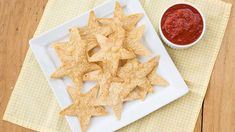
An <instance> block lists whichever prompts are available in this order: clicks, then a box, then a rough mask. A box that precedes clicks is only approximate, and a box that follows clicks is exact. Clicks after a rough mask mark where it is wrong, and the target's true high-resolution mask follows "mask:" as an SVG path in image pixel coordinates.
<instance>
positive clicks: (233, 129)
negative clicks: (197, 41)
mask: <svg viewBox="0 0 235 132" xmlns="http://www.w3.org/2000/svg"><path fill="white" fill-rule="evenodd" d="M225 1H227V2H230V3H233V4H234V5H235V0H225ZM46 3H47V0H0V118H1V119H2V117H3V114H4V111H5V108H6V106H7V103H8V100H9V98H10V95H11V92H12V90H13V87H14V85H15V82H16V80H17V77H18V75H19V72H20V69H21V67H22V64H23V61H24V58H25V55H26V52H27V50H28V44H27V43H28V40H29V39H30V38H31V37H32V36H33V34H34V31H35V30H36V27H37V25H38V23H39V20H40V18H41V16H42V13H43V10H44V7H45V5H46ZM234 42H235V8H233V9H232V12H231V17H230V20H229V24H228V27H227V30H226V34H225V36H224V40H223V44H222V47H221V50H220V53H219V56H218V58H217V61H216V64H215V67H214V70H213V73H212V76H211V80H210V84H209V86H208V90H207V94H206V97H205V100H204V103H203V106H202V109H201V113H200V115H199V117H198V121H197V125H196V127H195V132H202V131H203V132H217V131H221V132H222V131H223V132H235V45H234ZM3 130H4V132H8V131H9V132H12V131H17V132H20V131H24V132H25V131H31V130H29V129H26V128H23V127H20V126H17V125H15V124H12V123H9V122H6V121H2V120H0V131H3Z"/></svg>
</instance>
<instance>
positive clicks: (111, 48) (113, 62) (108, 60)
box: [89, 28, 135, 75]
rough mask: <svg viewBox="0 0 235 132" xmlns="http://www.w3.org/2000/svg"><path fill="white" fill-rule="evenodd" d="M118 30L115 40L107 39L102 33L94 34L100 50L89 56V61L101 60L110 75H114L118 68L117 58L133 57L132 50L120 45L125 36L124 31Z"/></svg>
mask: <svg viewBox="0 0 235 132" xmlns="http://www.w3.org/2000/svg"><path fill="white" fill-rule="evenodd" d="M118 30H120V32H119V34H118V35H117V38H116V40H115V41H113V40H111V39H108V38H107V37H105V36H103V35H96V38H97V41H98V43H99V46H100V48H101V49H100V50H99V51H98V52H97V53H95V54H94V55H92V56H91V57H90V58H89V61H90V62H98V61H102V62H103V63H104V64H105V65H107V69H108V71H109V72H111V74H112V75H115V74H116V72H117V69H118V65H119V60H122V59H131V58H134V57H135V54H134V53H133V52H130V51H128V50H126V49H125V48H123V47H122V44H123V40H124V38H125V35H124V31H121V30H122V29H121V28H119V29H118Z"/></svg>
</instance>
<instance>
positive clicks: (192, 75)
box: [4, 0, 231, 132]
mask: <svg viewBox="0 0 235 132" xmlns="http://www.w3.org/2000/svg"><path fill="white" fill-rule="evenodd" d="M103 1H104V0H49V2H48V4H47V6H46V9H45V12H44V14H43V17H42V20H41V22H40V24H39V26H38V29H37V31H36V33H35V35H38V34H40V33H42V32H44V31H46V30H48V29H50V28H53V27H55V26H56V25H58V24H61V23H63V22H64V21H66V20H69V19H71V18H72V17H75V16H78V15H79V14H80V13H82V12H84V11H86V10H88V9H90V8H92V7H94V6H95V5H97V4H99V3H102V2H103ZM176 1H178V0H141V3H142V5H143V7H144V8H145V10H146V12H147V14H148V16H149V18H150V19H151V21H152V23H153V25H154V27H155V28H156V30H157V25H158V20H159V17H160V14H161V13H162V11H163V10H164V9H165V7H167V6H168V5H169V4H172V3H173V2H176ZM187 2H192V3H193V4H195V5H197V6H198V7H199V8H200V9H201V10H202V12H203V13H204V15H205V17H206V21H207V23H206V24H207V27H206V34H205V36H204V38H203V39H202V41H200V44H198V45H195V46H193V47H192V48H190V49H187V50H172V49H169V48H167V50H168V52H169V54H170V56H171V57H172V59H173V61H174V62H175V64H176V66H177V68H178V70H179V71H180V73H181V75H182V76H183V78H184V79H185V81H186V82H187V84H188V86H189V88H190V93H189V94H187V95H186V96H184V97H183V98H181V99H179V100H177V101H175V102H173V103H171V104H169V105H167V106H165V107H163V108H161V109H160V110H158V111H155V112H153V113H151V114H149V115H148V116H146V117H144V118H142V119H140V120H138V121H136V122H134V123H132V124H130V125H128V126H127V127H125V128H123V129H121V130H120V131H156V130H157V131H163V132H165V131H171V132H172V131H176V132H184V131H185V132H190V131H193V129H194V126H195V123H196V119H197V116H198V113H199V111H200V108H201V105H202V101H203V98H204V95H205V92H206V89H207V85H208V82H209V78H210V75H211V72H212V68H213V65H214V63H215V59H216V56H217V54H218V51H219V48H220V45H221V42H222V39H223V35H224V32H225V28H226V25H227V22H228V19H229V15H230V9H231V4H227V3H224V2H222V1H220V0H187ZM59 110H60V108H59V106H58V104H57V101H56V99H55V97H54V95H53V93H52V90H51V88H50V87H49V85H48V84H47V82H46V80H45V78H44V76H43V73H42V71H41V69H40V68H39V65H38V63H37V62H36V60H35V58H34V56H33V54H32V52H31V50H29V51H28V53H27V56H26V59H25V61H24V65H23V67H22V70H21V73H20V75H19V79H18V81H17V83H16V85H15V89H14V91H13V93H12V96H11V99H10V101H9V104H8V106H7V109H6V112H5V114H4V120H7V121H10V122H13V123H16V124H18V125H21V126H24V127H27V128H31V129H34V130H37V131H70V129H69V127H68V124H67V122H66V121H65V119H64V118H63V117H60V116H59V115H58V113H59Z"/></svg>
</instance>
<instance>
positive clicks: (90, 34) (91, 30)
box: [79, 11, 113, 50]
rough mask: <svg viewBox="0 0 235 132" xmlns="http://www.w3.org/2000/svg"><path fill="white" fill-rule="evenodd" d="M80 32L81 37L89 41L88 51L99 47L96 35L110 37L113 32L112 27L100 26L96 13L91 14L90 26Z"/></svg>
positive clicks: (80, 29)
mask: <svg viewBox="0 0 235 132" xmlns="http://www.w3.org/2000/svg"><path fill="white" fill-rule="evenodd" d="M79 31H80V34H81V37H82V38H83V39H84V40H86V41H87V44H88V47H87V48H88V50H90V49H93V48H94V47H96V46H97V45H98V43H97V40H96V37H95V34H101V35H104V36H108V35H109V34H111V33H112V32H113V31H112V28H111V27H110V26H106V25H100V24H99V22H98V21H97V17H96V16H95V13H94V11H91V12H90V16H89V20H88V25H87V26H85V27H82V28H79Z"/></svg>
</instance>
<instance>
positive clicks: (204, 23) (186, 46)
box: [158, 2, 206, 48]
mask: <svg viewBox="0 0 235 132" xmlns="http://www.w3.org/2000/svg"><path fill="white" fill-rule="evenodd" d="M179 4H185V5H189V6H192V7H193V8H195V9H196V10H197V11H198V12H199V14H200V15H201V17H202V21H203V29H202V33H201V35H200V37H199V38H198V39H197V40H196V41H194V42H192V43H189V44H186V45H180V44H175V43H172V42H171V41H169V40H168V39H167V38H166V37H165V35H164V34H163V33H162V27H161V21H162V17H163V15H164V14H165V13H166V11H167V10H168V9H169V8H171V7H172V6H175V5H179ZM158 28H159V32H160V35H161V37H162V39H164V41H166V43H167V44H168V45H169V44H170V45H172V46H173V47H177V48H188V47H191V46H193V45H195V44H196V43H198V42H199V41H200V40H201V38H202V37H203V36H204V34H205V31H206V19H205V17H204V15H203V13H202V11H201V10H200V9H199V8H198V7H197V6H195V5H193V4H192V3H189V2H175V3H173V4H171V5H169V6H168V7H167V8H166V9H165V10H164V11H163V13H162V14H161V17H160V20H159V23H158Z"/></svg>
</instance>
